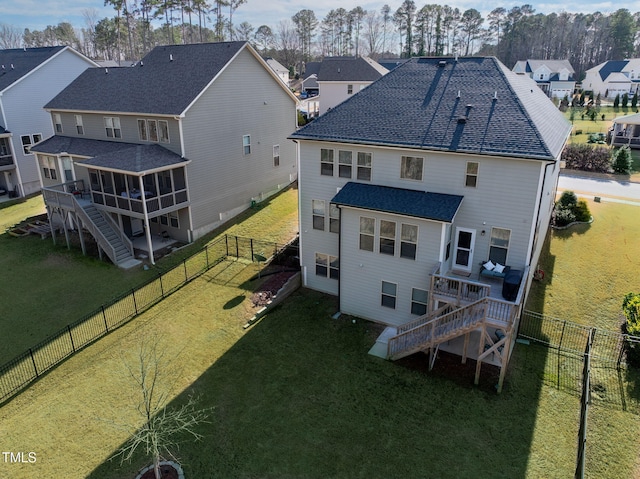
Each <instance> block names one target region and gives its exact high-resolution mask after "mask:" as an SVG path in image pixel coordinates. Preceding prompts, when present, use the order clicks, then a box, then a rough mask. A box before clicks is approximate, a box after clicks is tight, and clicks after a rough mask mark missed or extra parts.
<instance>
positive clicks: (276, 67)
mask: <svg viewBox="0 0 640 479" xmlns="http://www.w3.org/2000/svg"><path fill="white" fill-rule="evenodd" d="M264 61H265V62H267V65H269V66H270V67H271V69H272V70H273V71H274V72H276V73H277V74H278V75H280V74H287V75H288V74H289V69H288V68H287V67H285V66H284V65H282V63H280V62H279V61H278V60H275V59H274V58H265V59H264Z"/></svg>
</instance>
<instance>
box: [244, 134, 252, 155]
mask: <svg viewBox="0 0 640 479" xmlns="http://www.w3.org/2000/svg"><path fill="white" fill-rule="evenodd" d="M242 153H243V154H244V155H250V154H251V135H242Z"/></svg>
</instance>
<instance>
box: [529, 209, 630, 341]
mask: <svg viewBox="0 0 640 479" xmlns="http://www.w3.org/2000/svg"><path fill="white" fill-rule="evenodd" d="M587 203H588V205H589V209H590V211H591V214H592V215H593V217H594V221H593V223H591V224H589V225H576V226H573V227H571V228H569V229H566V230H552V232H551V233H550V235H549V237H548V238H547V243H546V244H545V248H544V250H543V253H542V256H541V258H540V264H539V267H540V268H541V269H542V270H543V271H544V272H545V278H544V281H542V282H539V283H536V282H534V283H533V287H532V289H531V294H530V298H529V304H528V305H527V309H530V310H532V311H536V312H540V313H543V314H546V315H548V316H553V317H556V318H560V319H567V320H569V321H573V322H575V323H579V324H583V325H585V326H596V327H598V328H603V329H607V330H610V331H618V332H619V331H620V320H621V312H622V311H621V304H622V298H623V297H624V295H625V294H626V293H628V292H630V291H635V292H637V291H640V279H639V277H638V271H640V255H638V252H640V221H638V220H637V218H638V214H640V208H639V207H638V206H633V205H625V204H618V203H607V202H602V203H595V202H594V201H587Z"/></svg>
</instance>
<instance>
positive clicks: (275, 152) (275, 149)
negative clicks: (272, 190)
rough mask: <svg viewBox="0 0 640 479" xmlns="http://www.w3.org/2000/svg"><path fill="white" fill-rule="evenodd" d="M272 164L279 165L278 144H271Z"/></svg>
mask: <svg viewBox="0 0 640 479" xmlns="http://www.w3.org/2000/svg"><path fill="white" fill-rule="evenodd" d="M273 166H280V145H273Z"/></svg>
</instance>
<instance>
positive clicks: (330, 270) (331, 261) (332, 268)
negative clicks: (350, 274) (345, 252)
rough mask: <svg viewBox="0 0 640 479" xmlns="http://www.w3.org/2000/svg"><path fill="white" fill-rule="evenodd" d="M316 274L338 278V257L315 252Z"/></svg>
mask: <svg viewBox="0 0 640 479" xmlns="http://www.w3.org/2000/svg"><path fill="white" fill-rule="evenodd" d="M316 275H317V276H323V277H325V278H327V277H328V278H330V279H340V267H339V261H338V257H337V256H331V255H328V254H323V253H316Z"/></svg>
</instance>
